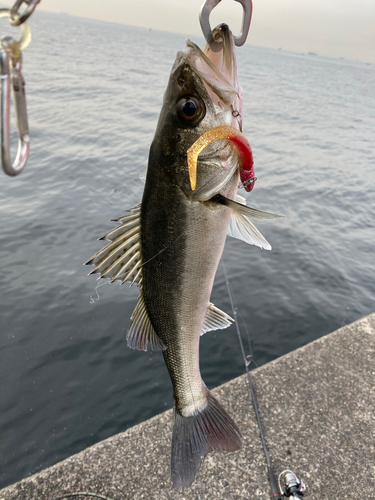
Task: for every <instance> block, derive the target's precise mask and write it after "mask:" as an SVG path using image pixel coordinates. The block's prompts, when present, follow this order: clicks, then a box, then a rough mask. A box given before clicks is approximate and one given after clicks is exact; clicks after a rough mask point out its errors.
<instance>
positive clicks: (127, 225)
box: [86, 205, 142, 285]
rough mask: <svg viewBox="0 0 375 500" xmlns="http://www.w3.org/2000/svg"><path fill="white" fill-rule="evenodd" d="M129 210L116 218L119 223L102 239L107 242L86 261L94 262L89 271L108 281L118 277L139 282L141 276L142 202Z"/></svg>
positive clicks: (122, 281) (124, 280)
mask: <svg viewBox="0 0 375 500" xmlns="http://www.w3.org/2000/svg"><path fill="white" fill-rule="evenodd" d="M129 212H130V214H129V215H125V216H123V217H119V218H118V219H114V220H115V221H117V222H120V225H119V226H117V227H115V228H114V229H112V230H111V231H108V233H106V234H105V235H104V236H102V237H101V238H100V239H101V240H107V241H109V242H110V243H109V244H108V245H107V246H105V247H104V248H102V249H101V250H99V252H97V253H96V254H95V255H94V256H93V257H91V259H89V260H88V261H87V262H86V264H88V265H89V264H91V265H94V266H95V267H94V269H93V270H92V271H91V272H90V274H100V277H101V278H110V279H111V283H112V282H114V281H115V280H120V281H121V284H122V283H125V282H126V281H129V282H130V283H131V285H133V284H134V283H136V284H137V285H139V284H140V281H141V279H142V258H141V251H140V250H141V245H140V240H141V205H138V206H137V207H135V208H132V209H131V210H129Z"/></svg>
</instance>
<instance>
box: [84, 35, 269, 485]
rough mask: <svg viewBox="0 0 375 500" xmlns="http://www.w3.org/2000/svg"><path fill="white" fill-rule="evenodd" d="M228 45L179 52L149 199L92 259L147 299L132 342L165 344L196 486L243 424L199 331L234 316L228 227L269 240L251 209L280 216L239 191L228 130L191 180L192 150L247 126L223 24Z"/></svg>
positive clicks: (187, 478)
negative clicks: (218, 300)
mask: <svg viewBox="0 0 375 500" xmlns="http://www.w3.org/2000/svg"><path fill="white" fill-rule="evenodd" d="M215 35H216V36H219V37H221V39H222V41H223V49H222V51H221V52H219V53H213V52H211V50H210V49H209V47H208V46H207V47H206V49H205V51H204V52H202V51H201V50H200V49H199V47H197V46H196V45H195V44H194V43H193V42H191V41H189V40H188V41H187V47H186V48H185V49H184V50H183V51H181V52H179V53H178V54H177V58H176V61H175V63H174V65H173V68H172V71H171V75H170V79H169V83H168V87H167V90H166V92H165V95H164V102H163V107H162V110H161V114H160V118H159V122H158V125H157V129H156V133H155V137H154V140H153V142H152V145H151V149H150V155H149V164H148V169H147V176H146V184H145V189H144V194H143V199H142V203H141V204H140V205H138V206H137V207H135V208H134V209H132V210H130V213H129V214H128V215H125V216H123V217H120V218H118V219H114V220H117V221H118V222H120V225H119V226H118V227H116V228H115V229H113V230H112V231H109V232H108V233H107V234H106V235H104V236H103V239H107V240H109V241H110V243H109V244H108V245H107V246H106V247H105V248H103V249H102V250H100V251H99V252H98V253H97V254H96V255H94V256H93V257H92V258H91V259H90V260H89V261H88V262H87V264H93V265H95V268H94V269H93V271H92V273H99V274H100V275H101V276H102V277H110V278H111V279H112V281H115V280H121V281H122V283H124V282H126V281H128V282H130V283H131V284H134V283H136V284H137V285H138V286H139V287H140V294H139V302H138V304H137V306H136V308H135V310H134V313H133V315H132V317H131V322H130V326H129V330H128V334H127V342H128V346H129V347H131V348H133V349H139V350H147V346H148V343H149V344H150V347H151V349H154V350H162V352H163V356H164V360H165V363H166V365H167V367H168V371H169V374H170V377H171V380H172V384H173V390H174V403H175V404H174V411H175V421H174V429H173V437H172V456H171V473H172V482H173V485H174V487H175V489H176V490H181V489H184V488H186V487H187V486H189V485H190V484H191V483H192V482H193V480H194V478H195V474H196V473H197V471H198V470H199V468H200V465H201V462H202V460H203V459H204V457H205V456H206V455H207V453H209V452H210V451H212V450H226V451H235V450H238V449H239V448H240V446H241V440H240V435H241V434H240V431H239V429H238V427H237V425H236V424H235V423H234V421H233V420H232V418H231V417H230V416H229V415H228V414H227V413H226V411H225V410H224V408H223V407H222V406H221V405H220V403H219V402H218V401H217V400H216V399H215V397H214V396H213V395H212V394H211V392H210V391H209V390H208V389H207V387H206V385H205V384H204V382H203V380H202V378H201V374H200V370H199V339H200V336H201V335H202V334H203V333H205V332H207V331H209V330H216V329H220V328H226V327H228V326H229V325H230V324H231V322H232V321H233V320H232V318H231V317H230V316H228V315H227V314H226V313H224V312H222V311H220V309H218V308H216V307H215V306H214V305H213V304H212V303H210V295H211V291H212V286H213V281H214V277H215V273H216V270H217V267H218V264H219V260H220V257H221V254H222V252H223V248H224V243H225V238H226V235H227V233H228V234H230V235H231V236H234V237H236V238H239V239H242V240H244V241H246V242H248V243H251V244H255V245H258V246H260V247H261V248H265V249H270V248H271V247H270V245H269V243H268V242H267V241H266V240H265V239H264V238H263V236H262V235H261V234H260V233H259V231H258V230H257V229H256V228H255V227H254V226H253V224H252V223H251V222H250V221H249V220H248V218H247V217H253V218H257V219H267V218H274V217H275V216H274V215H272V214H267V213H265V212H260V211H258V210H256V209H252V208H250V207H247V206H246V204H245V201H244V199H242V198H241V197H237V187H238V182H239V171H240V165H239V155H238V153H237V149H236V147H235V146H234V145H233V144H232V143H230V142H229V141H227V140H217V141H215V142H213V143H211V144H209V145H208V146H207V147H206V148H205V149H204V151H203V152H202V154H201V155H200V156H199V160H198V165H197V180H196V186H195V188H194V189H192V185H191V182H190V181H191V179H190V177H189V169H188V163H187V156H186V152H187V150H188V149H189V148H190V146H192V145H193V144H194V143H195V141H196V140H197V139H198V138H199V137H201V136H202V134H204V133H205V132H207V131H209V130H211V129H213V128H215V127H219V126H230V127H233V128H235V129H237V130H239V131H241V130H242V89H241V87H240V85H239V83H238V78H237V63H236V57H235V46H234V42H233V36H232V34H231V32H230V31H229V28H228V27H227V26H226V25H221V26H220V27H218V28H217V29H216V32H215Z"/></svg>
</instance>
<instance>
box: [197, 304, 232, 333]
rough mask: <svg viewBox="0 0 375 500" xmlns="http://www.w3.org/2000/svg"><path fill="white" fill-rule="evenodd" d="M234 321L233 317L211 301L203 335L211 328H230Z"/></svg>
mask: <svg viewBox="0 0 375 500" xmlns="http://www.w3.org/2000/svg"><path fill="white" fill-rule="evenodd" d="M232 321H234V319H233V318H231V317H230V316H228V314H226V313H225V312H223V311H221V310H220V309H218V308H217V307H215V306H214V305H213V304H211V303H210V305H209V306H208V309H207V314H206V317H205V320H204V323H203V328H202V332H201V335H203V334H204V333H206V332H209V331H211V330H222V329H223V328H228V326H230V325H231V322H232Z"/></svg>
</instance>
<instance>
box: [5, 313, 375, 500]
mask: <svg viewBox="0 0 375 500" xmlns="http://www.w3.org/2000/svg"><path fill="white" fill-rule="evenodd" d="M252 379H253V383H254V387H255V391H256V394H257V398H258V405H259V410H260V415H261V419H262V422H263V427H264V433H265V438H266V441H267V444H268V447H269V452H270V455H271V460H272V462H273V466H274V471H275V474H277V475H278V474H279V473H280V472H281V471H282V470H284V469H292V470H293V471H294V472H295V473H296V474H297V476H298V477H299V478H302V479H303V480H304V481H305V483H306V485H307V488H308V489H307V492H306V495H305V498H306V499H314V500H328V499H329V500H333V499H345V498H348V499H349V498H350V499H366V500H370V499H371V500H374V499H375V417H374V415H375V314H372V315H370V316H367V317H366V318H363V319H361V320H359V321H356V322H355V323H352V324H351V325H348V326H345V327H343V328H341V329H340V330H337V331H336V332H333V333H331V334H330V335H327V336H325V337H322V338H321V339H319V340H316V341H315V342H312V343H311V344H309V345H307V346H305V347H302V348H300V349H298V350H296V351H293V352H291V353H289V354H287V355H286V356H283V357H281V358H279V359H277V360H275V361H273V362H271V363H268V364H267V365H264V366H262V367H260V368H258V369H256V370H254V371H253V372H252ZM213 392H214V394H216V395H217V397H218V399H219V400H220V401H221V402H222V403H223V405H224V407H225V408H226V409H227V410H228V412H229V413H230V415H231V416H232V417H233V418H234V420H235V421H236V423H237V424H238V426H239V427H240V429H241V432H242V434H243V446H242V449H241V450H240V451H239V452H236V453H225V452H213V453H210V454H209V455H208V456H207V457H206V460H205V461H204V463H203V465H202V467H201V469H200V471H199V472H198V474H197V477H196V480H195V482H194V483H193V485H192V486H191V487H190V488H189V489H188V490H186V491H184V492H183V493H179V494H178V493H176V492H175V491H174V490H173V488H172V484H171V481H170V469H169V460H170V442H171V436H172V425H173V422H172V412H171V411H167V412H165V413H163V414H161V415H158V416H156V417H154V418H152V419H150V420H148V421H146V422H143V423H142V424H140V425H137V426H135V427H133V428H131V429H129V430H128V431H126V432H124V433H121V434H118V435H116V436H113V437H111V438H109V439H107V440H105V441H103V442H101V443H98V444H96V445H94V446H92V447H90V448H88V449H86V450H84V451H82V452H81V453H78V454H77V455H74V456H72V457H70V458H68V459H66V460H64V461H63V462H60V463H58V464H56V465H54V466H53V467H50V468H49V469H46V470H44V471H42V472H40V473H38V474H35V475H34V476H30V477H28V478H27V479H24V480H22V481H20V482H18V483H16V484H14V485H12V486H9V487H7V488H4V489H3V490H0V500H47V499H48V500H52V499H53V498H54V497H58V496H60V497H61V496H62V495H63V494H64V493H72V492H74V491H75V492H78V491H91V492H96V491H98V492H99V493H100V494H102V495H108V497H109V498H111V499H113V500H123V499H141V498H144V499H158V500H163V499H181V500H182V499H185V500H201V499H210V500H211V499H228V500H229V499H233V500H235V499H236V500H237V499H250V500H252V499H261V500H263V499H264V500H266V499H267V500H268V499H271V490H270V486H269V481H268V475H267V469H266V461H265V457H264V452H263V448H262V444H261V440H260V435H259V430H258V426H257V423H256V419H255V413H254V409H253V405H252V401H251V397H250V391H249V385H248V381H247V378H246V376H245V375H244V376H241V377H239V378H237V379H235V380H232V381H230V382H228V383H226V384H224V385H222V386H220V387H218V388H217V389H216V390H214V391H213ZM71 498H77V497H71ZM81 498H85V499H89V498H91V499H92V498H93V497H92V496H91V497H90V496H84V497H81Z"/></svg>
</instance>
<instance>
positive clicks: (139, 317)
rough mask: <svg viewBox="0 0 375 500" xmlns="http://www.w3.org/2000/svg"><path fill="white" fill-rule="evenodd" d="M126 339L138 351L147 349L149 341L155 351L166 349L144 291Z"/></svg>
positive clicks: (140, 296)
mask: <svg viewBox="0 0 375 500" xmlns="http://www.w3.org/2000/svg"><path fill="white" fill-rule="evenodd" d="M126 340H127V343H128V346H129V347H130V348H131V349H137V350H138V351H147V344H148V343H150V347H151V349H152V350H153V351H165V349H166V346H165V345H164V343H163V342H162V341H161V340H160V339H159V337H158V336H157V335H156V332H155V330H154V327H153V326H152V323H151V320H150V318H149V315H148V312H147V309H146V304H145V301H144V298H143V293H142V291H141V293H140V295H139V300H138V304H137V305H136V307H135V309H134V312H133V314H132V316H131V318H130V325H129V329H128V334H127V336H126Z"/></svg>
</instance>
